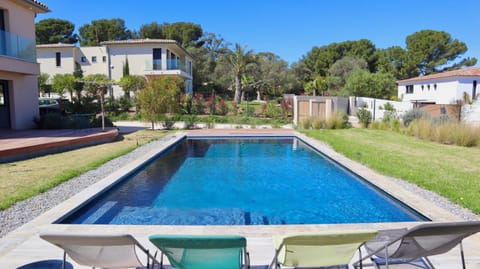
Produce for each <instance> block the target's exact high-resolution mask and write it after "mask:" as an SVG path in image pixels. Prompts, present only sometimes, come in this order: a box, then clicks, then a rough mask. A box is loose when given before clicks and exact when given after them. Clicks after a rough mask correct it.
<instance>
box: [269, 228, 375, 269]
mask: <svg viewBox="0 0 480 269" xmlns="http://www.w3.org/2000/svg"><path fill="white" fill-rule="evenodd" d="M376 234H377V232H376V231H374V230H356V231H325V232H318V233H308V234H295V235H287V236H284V237H275V238H274V244H275V257H274V258H273V261H272V263H271V264H270V267H269V268H270V269H273V268H279V267H280V266H281V265H283V266H289V267H296V268H309V267H327V268H348V264H349V263H350V261H351V260H352V257H353V255H354V254H355V252H356V251H357V249H358V248H359V247H360V246H361V245H362V244H363V243H364V242H365V241H368V240H370V239H372V238H373V237H375V235H376Z"/></svg>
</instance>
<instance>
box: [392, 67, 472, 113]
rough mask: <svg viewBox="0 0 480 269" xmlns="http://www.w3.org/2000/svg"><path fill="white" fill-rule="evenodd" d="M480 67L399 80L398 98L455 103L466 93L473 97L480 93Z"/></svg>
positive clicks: (413, 101) (417, 101) (415, 101)
mask: <svg viewBox="0 0 480 269" xmlns="http://www.w3.org/2000/svg"><path fill="white" fill-rule="evenodd" d="M478 82H480V68H465V69H459V70H454V71H447V72H442V73H438V74H433V75H428V76H421V77H415V78H410V79H405V80H400V81H398V82H397V83H398V98H399V99H400V100H403V101H404V102H411V103H418V104H437V105H438V104H441V105H447V104H455V103H456V101H457V100H463V96H464V93H466V94H468V95H469V98H470V99H473V98H474V97H475V96H477V94H478V93H480V92H479V91H478V90H477V84H478Z"/></svg>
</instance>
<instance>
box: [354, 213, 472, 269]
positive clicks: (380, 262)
mask: <svg viewBox="0 0 480 269" xmlns="http://www.w3.org/2000/svg"><path fill="white" fill-rule="evenodd" d="M479 231H480V221H467V222H448V223H427V224H421V225H418V226H415V227H413V228H411V229H395V230H382V231H379V233H378V236H377V237H376V238H374V239H372V240H370V241H369V242H367V243H366V244H365V247H366V248H367V251H368V253H369V254H368V255H367V256H365V257H363V258H362V259H361V260H360V261H358V262H356V263H355V264H354V265H355V266H356V267H358V266H359V265H360V262H361V261H362V260H365V259H368V258H372V261H373V265H375V266H376V267H377V268H389V267H390V266H392V265H394V264H397V265H398V264H404V265H405V264H409V265H412V266H415V267H422V268H434V266H433V264H432V263H431V261H430V260H429V259H428V257H429V256H433V255H438V254H443V253H446V252H448V251H450V250H451V249H452V248H454V247H456V246H457V245H459V246H460V256H461V262H462V266H463V268H465V257H464V252H463V246H462V240H463V239H464V238H466V237H468V236H470V235H473V234H475V233H477V232H479ZM364 265H365V264H364ZM392 268H393V266H392Z"/></svg>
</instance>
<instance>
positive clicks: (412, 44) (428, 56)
mask: <svg viewBox="0 0 480 269" xmlns="http://www.w3.org/2000/svg"><path fill="white" fill-rule="evenodd" d="M406 45H407V51H408V57H409V58H410V60H411V61H413V62H415V63H416V67H417V68H418V73H419V74H420V75H429V74H434V73H437V72H440V71H444V70H452V69H458V68H460V67H462V66H473V65H475V64H476V63H477V59H476V58H464V59H461V60H460V62H455V60H457V58H459V57H460V55H462V54H464V53H465V52H466V51H467V45H466V44H465V43H464V42H461V41H459V40H458V39H452V38H451V36H450V34H448V33H446V32H444V31H434V30H422V31H419V32H415V33H413V34H411V35H409V36H407V39H406Z"/></svg>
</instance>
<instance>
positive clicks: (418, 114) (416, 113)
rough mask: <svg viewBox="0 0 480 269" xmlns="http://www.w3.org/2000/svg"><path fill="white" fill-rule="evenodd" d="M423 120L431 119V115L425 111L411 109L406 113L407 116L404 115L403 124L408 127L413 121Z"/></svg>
mask: <svg viewBox="0 0 480 269" xmlns="http://www.w3.org/2000/svg"><path fill="white" fill-rule="evenodd" d="M422 118H425V119H430V114H428V112H426V111H425V110H421V109H411V110H409V111H407V112H405V114H403V117H402V120H403V124H404V125H405V126H407V127H408V125H410V123H411V122H412V121H414V120H419V119H422Z"/></svg>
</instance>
